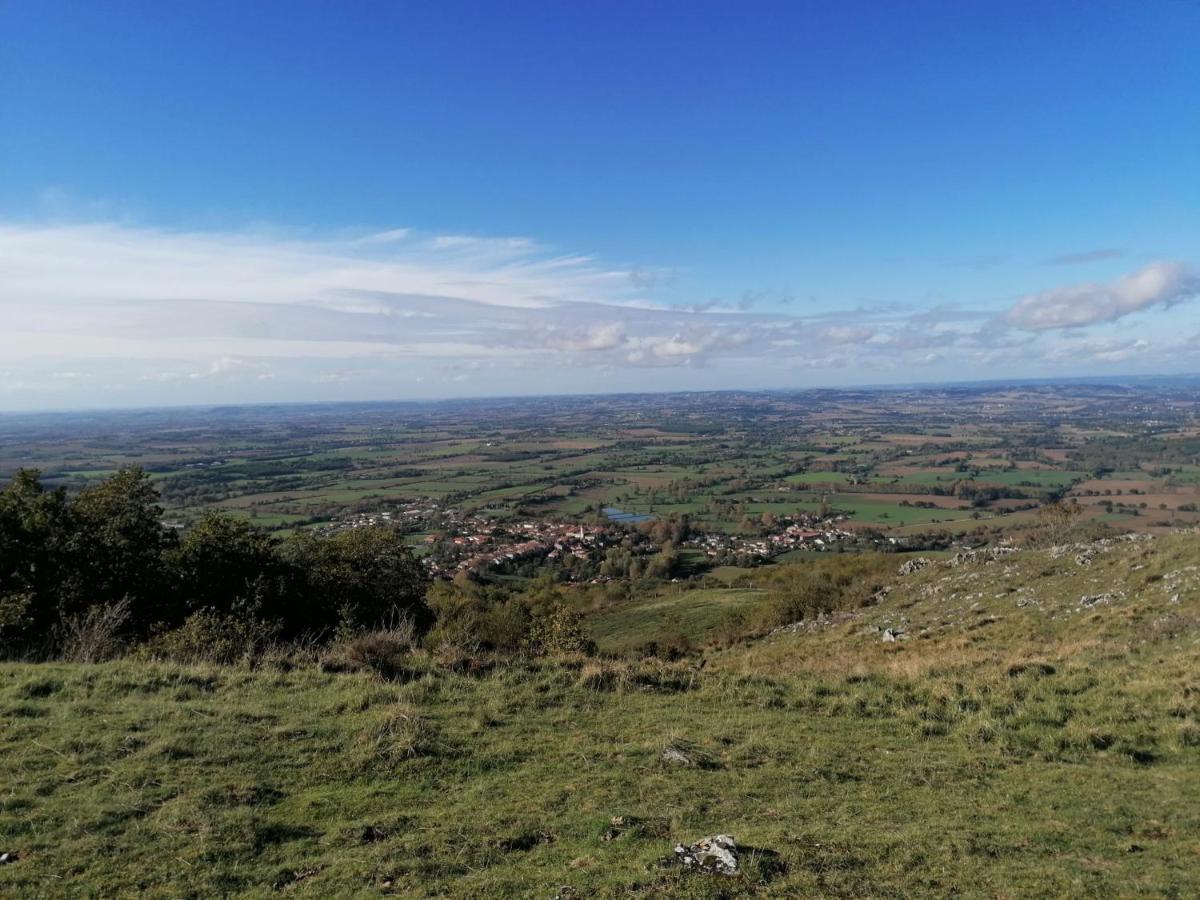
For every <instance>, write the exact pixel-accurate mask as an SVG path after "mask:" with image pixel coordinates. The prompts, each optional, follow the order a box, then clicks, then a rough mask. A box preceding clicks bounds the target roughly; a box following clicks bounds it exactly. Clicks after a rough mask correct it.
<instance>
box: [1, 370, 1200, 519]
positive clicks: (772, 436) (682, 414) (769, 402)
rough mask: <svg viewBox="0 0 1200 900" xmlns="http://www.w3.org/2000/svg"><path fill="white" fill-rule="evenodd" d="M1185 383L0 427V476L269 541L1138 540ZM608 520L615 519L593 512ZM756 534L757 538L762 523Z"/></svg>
mask: <svg viewBox="0 0 1200 900" xmlns="http://www.w3.org/2000/svg"><path fill="white" fill-rule="evenodd" d="M1195 398H1196V395H1195V392H1194V391H1192V390H1189V389H1188V388H1187V387H1186V386H1185V387H1175V388H1172V387H1166V386H1162V385H1156V386H1153V387H1152V388H1151V387H1140V388H1139V387H1115V386H1103V385H1097V386H1084V385H1075V386H1065V387H1063V386H1060V387H1057V388H1055V389H1054V390H1049V389H1046V388H1041V387H1024V388H1022V387H999V386H994V387H982V388H967V387H963V388H938V389H926V390H917V389H913V390H905V391H899V390H890V391H862V390H859V391H832V390H830V391H809V392H798V393H778V392H777V393H720V394H677V395H654V396H649V395H647V396H637V395H621V396H608V397H605V396H598V397H580V398H540V399H522V400H493V401H454V402H444V403H429V404H402V403H396V404H343V405H332V406H275V407H272V406H261V407H233V408H217V409H189V410H173V411H169V412H168V411H161V412H156V411H139V412H129V413H108V414H75V415H66V414H63V415H44V416H8V417H5V418H4V420H3V425H4V427H3V428H2V429H0V477H7V476H10V475H11V474H12V473H13V472H14V471H15V470H16V469H17V468H20V467H33V468H37V469H40V470H41V471H42V473H43V477H44V478H45V479H46V481H47V483H48V484H51V485H57V484H61V485H64V486H66V487H68V488H69V489H78V488H81V487H84V486H86V485H88V484H93V483H95V482H96V481H98V480H100V479H102V478H104V477H106V476H108V475H109V474H111V473H112V472H113V471H115V470H116V469H118V468H120V467H121V466H126V465H131V464H136V465H139V466H141V467H142V468H144V469H145V470H147V471H148V472H149V473H150V474H151V476H152V478H153V479H154V480H155V483H156V485H157V487H158V488H159V490H160V492H161V494H162V497H163V502H164V507H165V510H166V517H167V518H168V519H169V520H171V521H175V522H178V523H179V524H180V525H183V526H186V525H187V524H188V523H190V522H193V521H195V520H196V519H197V517H198V516H199V515H200V514H202V513H203V512H204V511H205V510H209V509H215V510H220V511H223V512H228V513H232V514H235V515H237V516H241V517H245V518H246V519H249V520H250V521H252V522H253V523H255V524H256V525H258V526H259V527H262V528H265V529H268V530H275V531H281V532H286V531H291V530H296V529H304V528H314V527H315V528H321V527H328V526H330V525H337V524H338V523H342V522H345V521H348V520H350V519H352V518H353V517H355V516H364V515H368V516H369V515H378V514H381V513H383V512H386V511H389V510H392V511H399V510H402V509H407V510H410V511H412V510H417V511H418V512H417V513H416V514H413V515H409V516H408V517H407V519H406V520H405V521H406V522H408V525H409V530H410V531H412V532H413V533H414V534H423V533H428V532H430V531H433V530H438V529H442V530H444V529H445V527H446V522H445V521H444V520H442V519H441V518H439V515H438V514H439V513H441V512H444V511H446V510H455V511H457V512H458V513H461V514H462V515H467V516H479V517H483V518H486V519H488V520H492V521H497V522H504V521H516V520H528V519H535V520H541V521H559V522H594V521H605V520H607V519H608V518H609V516H607V515H606V514H605V512H604V510H605V509H608V510H609V511H610V513H613V515H612V518H616V519H622V518H624V519H631V518H632V519H633V520H635V521H645V520H649V519H665V518H672V517H680V516H686V517H687V518H688V519H689V521H690V522H691V524H692V526H693V527H694V528H696V529H698V530H702V531H709V532H713V533H725V534H745V533H750V532H763V533H765V532H766V531H769V530H770V529H771V523H772V521H774V520H780V519H786V520H790V519H796V518H797V517H808V518H809V519H810V520H815V519H819V518H825V519H827V520H831V521H832V520H836V521H837V522H839V523H840V527H842V528H845V529H848V530H851V531H855V530H864V529H865V530H871V531H874V532H878V533H881V534H885V535H888V534H890V535H902V536H910V537H911V536H912V535H919V534H928V533H935V532H943V533H947V534H964V533H970V532H976V533H979V534H980V535H986V534H991V535H997V534H1001V533H1003V532H1005V531H1006V530H1008V529H1011V528H1019V527H1021V526H1022V524H1024V523H1027V522H1028V520H1029V518H1030V516H1031V514H1032V513H1031V511H1032V510H1035V509H1036V508H1037V507H1039V506H1040V505H1042V504H1044V503H1045V502H1047V500H1053V499H1057V498H1060V497H1068V498H1073V499H1074V500H1076V501H1077V502H1078V503H1079V504H1080V505H1081V507H1082V508H1083V510H1084V511H1085V512H1086V514H1087V516H1088V517H1091V518H1095V519H1098V520H1104V521H1108V522H1119V523H1120V524H1121V526H1122V527H1125V528H1130V529H1134V530H1139V531H1156V530H1164V529H1167V528H1171V527H1178V526H1181V525H1183V526H1186V525H1189V524H1193V523H1195V522H1197V521H1200V514H1198V513H1197V512H1196V507H1197V504H1198V501H1200V428H1198V427H1197V424H1196V408H1197V401H1196V399H1195ZM613 511H617V512H613ZM764 522H766V523H767V524H766V526H765V531H764V525H763V523H764Z"/></svg>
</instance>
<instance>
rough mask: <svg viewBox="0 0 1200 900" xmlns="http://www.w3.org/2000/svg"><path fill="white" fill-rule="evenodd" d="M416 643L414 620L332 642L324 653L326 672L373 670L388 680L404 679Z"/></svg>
mask: <svg viewBox="0 0 1200 900" xmlns="http://www.w3.org/2000/svg"><path fill="white" fill-rule="evenodd" d="M415 643H416V634H415V632H414V629H413V628H412V625H411V623H409V622H407V621H402V622H400V623H398V624H397V625H396V626H393V627H391V628H383V629H380V630H378V631H369V632H366V633H365V634H359V635H356V636H354V637H351V638H347V639H345V640H342V641H338V642H337V643H336V644H334V645H333V646H331V647H330V648H329V649H328V650H327V651H326V652H325V653H324V654H322V656H321V667H322V668H323V669H325V671H327V672H358V671H369V672H374V673H375V674H376V675H378V676H379V677H380V678H383V679H385V680H388V681H396V680H403V679H405V678H406V676H407V675H408V674H409V673H410V672H411V670H412V667H411V666H409V665H408V664H407V663H408V662H409V659H410V657H411V655H412V651H413V647H414V645H415Z"/></svg>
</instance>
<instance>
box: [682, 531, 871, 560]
mask: <svg viewBox="0 0 1200 900" xmlns="http://www.w3.org/2000/svg"><path fill="white" fill-rule="evenodd" d="M821 526H822V527H814V526H812V525H808V524H795V523H793V524H788V525H786V526H785V527H783V528H782V529H781V530H779V531H777V532H774V533H772V534H767V535H761V536H759V535H751V536H747V535H738V534H724V533H721V532H706V533H704V534H701V535H698V536H696V537H693V538H691V539H689V540H687V541H685V542H684V546H686V547H696V548H698V549H700V550H703V551H704V553H705V555H706V556H708V557H709V558H720V557H725V556H757V557H761V558H763V559H767V558H770V557H772V556H778V555H779V554H781V553H787V552H789V551H791V550H828V549H830V548H831V547H834V546H836V545H838V544H839V543H841V542H843V541H845V540H847V539H848V538H852V537H853V533H852V532H849V531H845V530H842V529H840V528H836V527H834V526H833V524H832V523H821Z"/></svg>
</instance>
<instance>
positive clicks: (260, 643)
mask: <svg viewBox="0 0 1200 900" xmlns="http://www.w3.org/2000/svg"><path fill="white" fill-rule="evenodd" d="M277 635H278V629H277V628H276V627H275V626H273V625H271V624H269V623H266V622H261V621H258V620H255V619H243V618H239V617H236V616H224V615H221V614H219V613H216V612H214V611H212V610H207V609H205V610H200V611H199V612H196V613H193V614H192V615H190V616H188V618H187V620H186V621H184V623H183V624H182V625H181V626H180V627H179V628H175V629H173V630H171V631H166V632H163V633H161V634H158V635H155V636H153V637H152V638H151V639H150V640H148V641H147V642H146V643H145V644H144V645H143V646H142V647H141V648H139V653H140V654H141V655H143V656H148V657H150V658H153V659H170V660H174V661H176V662H209V663H223V664H230V663H236V662H253V661H254V660H255V659H257V658H258V657H259V656H261V655H262V654H263V653H264V652H265V651H266V650H267V649H268V647H270V646H271V645H272V644H273V642H274V641H275V638H276V637H277Z"/></svg>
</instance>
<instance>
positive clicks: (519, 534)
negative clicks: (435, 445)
mask: <svg viewBox="0 0 1200 900" xmlns="http://www.w3.org/2000/svg"><path fill="white" fill-rule="evenodd" d="M840 518H842V517H838V519H837V520H820V519H817V518H816V517H810V516H805V517H803V518H798V519H794V520H781V521H780V522H779V523H778V525H777V530H775V531H773V532H771V533H769V534H765V535H740V534H726V533H723V532H705V533H703V534H698V535H694V536H692V537H690V538H688V539H687V540H686V541H684V542H683V546H684V547H689V548H694V549H698V550H700V551H702V552H703V553H704V554H705V555H706V556H707V557H708V558H710V559H720V558H724V557H728V556H743V557H746V556H748V557H756V558H760V559H770V558H771V557H774V556H778V555H780V554H782V553H786V552H788V551H790V550H801V549H810V550H827V549H832V548H833V547H835V546H836V545H838V544H839V543H841V542H843V541H845V540H846V539H848V538H851V537H853V534H852V532H849V531H845V530H843V529H841V528H838V527H837V521H838V520H840ZM370 526H397V527H402V528H404V529H405V530H406V531H410V532H425V536H424V538H423V542H424V543H425V544H427V545H429V547H430V551H431V552H429V553H427V554H425V555H424V557H423V558H424V560H425V563H426V565H427V566H428V567H429V570H430V573H431V574H433V575H435V576H442V577H447V576H450V575H453V574H454V573H455V572H459V571H467V572H480V571H484V570H486V569H489V568H494V567H497V566H502V565H505V564H507V563H511V562H519V561H522V560H528V559H545V560H547V561H556V560H558V561H561V560H564V559H566V558H568V557H574V558H576V559H579V560H588V559H592V560H599V559H601V558H603V555H604V552H605V550H606V549H607V547H608V546H610V545H611V544H612V540H607V539H606V534H607V533H608V532H609V531H611V529H612V525H601V524H594V523H592V524H582V523H577V522H575V523H572V522H553V521H542V520H529V521H521V522H510V521H497V520H495V519H490V518H486V517H484V516H479V515H474V514H471V513H467V512H464V511H463V510H460V509H457V508H454V507H446V508H441V507H440V506H439V504H438V503H437V502H436V501H433V500H428V499H423V500H416V501H411V502H408V503H400V504H397V505H396V506H395V507H393V508H391V509H385V510H379V511H375V512H362V513H356V514H354V515H352V516H349V517H347V518H344V519H342V520H340V521H338V522H331V523H329V524H328V525H327V526H325V528H324V530H325V531H326V532H327V533H330V532H337V531H344V530H347V529H354V528H363V527H370ZM609 537H611V535H609ZM432 551H436V552H432Z"/></svg>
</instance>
